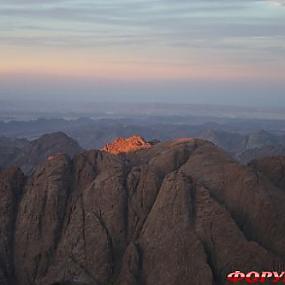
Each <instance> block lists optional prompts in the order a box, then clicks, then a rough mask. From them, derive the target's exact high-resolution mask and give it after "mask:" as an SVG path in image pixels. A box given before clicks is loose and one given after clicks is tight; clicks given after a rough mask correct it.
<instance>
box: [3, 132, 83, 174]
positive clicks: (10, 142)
mask: <svg viewBox="0 0 285 285" xmlns="http://www.w3.org/2000/svg"><path fill="white" fill-rule="evenodd" d="M80 151H81V147H80V146H79V145H78V143H77V142H76V141H75V140H73V139H72V138H71V137H69V136H67V135H66V134H64V133H62V132H57V133H51V134H46V135H43V136H41V137H40V138H38V139H36V140H33V141H28V140H25V139H8V138H0V154H1V156H0V167H1V168H7V167H9V166H17V167H20V168H21V169H22V170H23V172H24V173H26V174H30V173H31V172H32V170H33V169H34V168H35V167H36V166H38V165H39V164H40V163H41V162H43V161H44V160H46V159H48V157H49V156H50V155H54V154H60V153H65V154H67V155H69V156H70V157H73V156H74V155H75V154H76V153H78V152H80Z"/></svg>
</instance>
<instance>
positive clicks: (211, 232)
mask: <svg viewBox="0 0 285 285" xmlns="http://www.w3.org/2000/svg"><path fill="white" fill-rule="evenodd" d="M120 142H122V141H121V140H120ZM144 144H145V142H143V145H144ZM124 145H128V146H129V141H128V140H127V142H126V141H124V143H123V144H122V148H119V147H118V148H116V147H115V146H114V145H112V147H111V146H108V147H106V148H105V150H108V151H100V150H93V151H85V152H82V153H80V154H77V155H76V156H75V157H74V158H73V159H71V158H69V157H68V156H66V155H63V154H58V155H56V156H54V157H53V158H52V159H49V160H47V161H45V162H44V163H42V164H41V165H40V166H39V167H37V168H36V170H35V171H34V172H33V174H32V176H29V177H26V176H24V175H23V174H22V172H21V171H20V170H19V169H17V168H11V169H8V170H4V171H2V172H1V174H0V194H1V200H0V212H1V215H0V217H1V223H0V232H1V235H0V260H1V262H0V284H1V285H33V284H35V285H55V284H62V285H63V284H74V285H75V284H81V285H82V284H85V285H111V284H113V285H114V284H115V285H142V284H143V285H187V284H191V285H213V284H215V285H219V284H227V281H226V276H227V274H228V273H230V272H233V271H236V270H240V271H242V272H249V271H252V270H254V271H257V272H260V271H264V270H265V271H272V270H274V268H275V266H278V265H282V264H285V215H284V205H285V193H284V189H282V187H283V185H284V184H283V182H281V180H279V179H281V178H279V176H278V175H280V173H281V171H283V170H282V169H283V168H280V167H279V161H278V160H272V161H269V162H266V163H265V162H259V163H257V162H256V163H254V164H252V165H251V164H249V165H247V166H244V165H240V164H239V163H237V162H236V161H234V160H233V159H232V158H231V157H230V156H228V155H227V154H226V153H224V152H223V151H222V150H220V149H219V148H217V147H216V146H214V145H213V144H212V143H209V142H206V141H203V140H197V139H192V140H186V139H182V140H173V141H169V142H164V143H158V144H155V145H153V146H152V147H149V146H148V145H147V147H143V148H142V149H140V150H138V151H134V152H133V151H131V152H129V151H126V150H130V148H128V147H127V146H124ZM130 145H132V144H130ZM138 148H140V147H138ZM132 149H133V148H132ZM135 149H136V150H137V148H135ZM113 153H121V155H114V154H113ZM267 165H273V166H274V167H275V168H276V169H277V170H278V171H279V173H278V174H276V175H274V174H273V173H272V171H273V168H271V167H270V168H268V167H267ZM278 268H279V270H280V267H278ZM276 270H278V269H276Z"/></svg>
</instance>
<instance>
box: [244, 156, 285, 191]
mask: <svg viewBox="0 0 285 285" xmlns="http://www.w3.org/2000/svg"><path fill="white" fill-rule="evenodd" d="M249 165H250V166H251V167H253V168H255V169H256V170H257V171H259V172H260V173H261V174H262V175H264V176H266V177H267V178H268V179H269V180H270V181H271V182H272V183H273V184H274V185H275V186H277V187H279V188H280V189H282V190H284V191H285V156H272V157H266V158H262V159H256V160H253V161H252V162H250V163H249Z"/></svg>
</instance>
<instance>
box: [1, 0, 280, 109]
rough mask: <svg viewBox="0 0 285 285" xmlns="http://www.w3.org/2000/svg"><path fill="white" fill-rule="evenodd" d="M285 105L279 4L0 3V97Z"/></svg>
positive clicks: (216, 0) (231, 0) (241, 0)
mask: <svg viewBox="0 0 285 285" xmlns="http://www.w3.org/2000/svg"><path fill="white" fill-rule="evenodd" d="M7 98H10V99H11V98H12V99H15V100H18V99H22V100H25V99H33V98H34V99H45V100H46V99H49V100H75V101H76V100H84V101H88V100H90V101H96V100H97V101H112V102H113V101H135V102H140V101H144V102H145V101H151V102H153V101H155V102H170V103H171V102H176V103H177V102H181V103H203V104H204V103H206V104H226V105H229V104H230V105H250V106H255V105H256V106H273V107H274V106H277V107H280V106H282V107H285V0H279V1H278V0H276V1H274V0H255V1H253V0H40V1H39V0H0V99H7Z"/></svg>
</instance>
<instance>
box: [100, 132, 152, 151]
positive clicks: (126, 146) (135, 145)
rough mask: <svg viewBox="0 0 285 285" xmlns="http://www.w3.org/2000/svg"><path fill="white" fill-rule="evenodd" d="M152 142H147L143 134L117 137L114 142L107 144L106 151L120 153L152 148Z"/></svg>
mask: <svg viewBox="0 0 285 285" xmlns="http://www.w3.org/2000/svg"><path fill="white" fill-rule="evenodd" d="M150 147H151V143H149V142H147V141H146V140H145V139H144V138H143V137H141V136H131V137H128V138H117V139H115V140H114V141H113V142H112V143H110V144H106V145H105V146H104V148H103V150H104V151H107V152H110V153H113V154H119V153H126V152H132V151H137V150H141V149H146V148H150Z"/></svg>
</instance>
